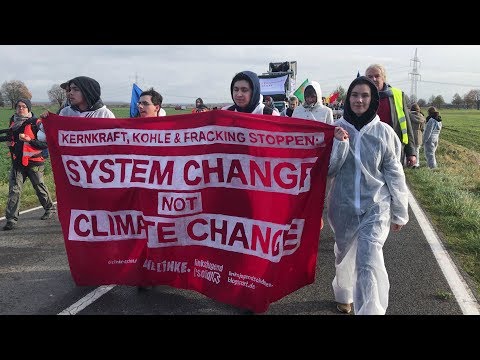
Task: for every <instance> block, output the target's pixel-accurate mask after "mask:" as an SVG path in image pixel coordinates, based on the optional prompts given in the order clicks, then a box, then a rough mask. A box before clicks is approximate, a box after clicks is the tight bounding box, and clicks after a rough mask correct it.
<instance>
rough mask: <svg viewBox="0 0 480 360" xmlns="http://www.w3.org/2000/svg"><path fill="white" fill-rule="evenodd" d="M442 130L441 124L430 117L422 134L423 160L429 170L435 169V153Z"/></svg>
mask: <svg viewBox="0 0 480 360" xmlns="http://www.w3.org/2000/svg"><path fill="white" fill-rule="evenodd" d="M441 130H442V123H441V122H440V121H437V120H435V118H433V117H431V118H430V119H429V120H428V121H427V125H426V126H425V131H424V132H423V146H424V150H425V159H426V160H427V165H428V167H429V168H431V169H433V168H436V167H437V158H436V157H435V152H436V151H437V147H438V139H439V138H440V131H441Z"/></svg>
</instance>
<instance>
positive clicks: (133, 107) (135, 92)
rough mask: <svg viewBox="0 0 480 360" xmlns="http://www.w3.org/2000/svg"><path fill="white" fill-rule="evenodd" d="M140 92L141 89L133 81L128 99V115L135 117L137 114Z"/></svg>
mask: <svg viewBox="0 0 480 360" xmlns="http://www.w3.org/2000/svg"><path fill="white" fill-rule="evenodd" d="M141 93H142V89H140V88H139V87H138V86H137V84H135V83H133V87H132V99H131V100H130V117H136V116H137V115H138V107H137V102H138V100H139V99H140V94H141Z"/></svg>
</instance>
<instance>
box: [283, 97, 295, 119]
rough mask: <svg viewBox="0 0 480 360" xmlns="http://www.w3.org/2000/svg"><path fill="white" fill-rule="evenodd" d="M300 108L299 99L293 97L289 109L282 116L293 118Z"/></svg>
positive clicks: (289, 100)
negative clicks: (294, 112) (297, 108)
mask: <svg viewBox="0 0 480 360" xmlns="http://www.w3.org/2000/svg"><path fill="white" fill-rule="evenodd" d="M297 106H298V98H297V97H296V96H295V95H292V96H290V97H289V98H288V107H287V108H285V110H283V111H282V112H281V114H280V115H281V116H288V117H292V114H293V111H294V110H295V108H296V107H297Z"/></svg>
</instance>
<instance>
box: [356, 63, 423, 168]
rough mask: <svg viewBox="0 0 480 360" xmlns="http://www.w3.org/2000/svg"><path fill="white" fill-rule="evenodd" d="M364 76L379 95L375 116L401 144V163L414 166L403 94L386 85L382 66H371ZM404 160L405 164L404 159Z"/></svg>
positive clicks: (412, 138) (409, 125) (408, 119)
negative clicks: (387, 126) (389, 128)
mask: <svg viewBox="0 0 480 360" xmlns="http://www.w3.org/2000/svg"><path fill="white" fill-rule="evenodd" d="M365 76H366V77H368V78H369V79H370V80H372V81H373V82H374V84H375V86H376V87H377V89H378V92H379V94H380V105H379V107H378V111H377V114H378V116H379V117H380V121H382V122H384V123H387V124H388V125H390V126H391V127H392V128H393V130H395V133H396V134H397V136H398V137H399V138H400V142H401V143H402V154H401V159H400V160H401V162H402V164H404V165H407V166H415V164H416V163H417V158H416V155H415V149H414V146H415V144H414V137H413V131H412V123H411V120H410V112H409V109H408V106H407V97H406V96H405V93H404V92H403V91H402V90H400V89H397V88H394V87H392V86H391V85H390V84H387V73H386V71H385V68H384V67H383V65H380V64H372V65H370V66H369V67H368V68H367V70H365ZM405 157H406V158H407V159H406V164H405V161H404V158H405Z"/></svg>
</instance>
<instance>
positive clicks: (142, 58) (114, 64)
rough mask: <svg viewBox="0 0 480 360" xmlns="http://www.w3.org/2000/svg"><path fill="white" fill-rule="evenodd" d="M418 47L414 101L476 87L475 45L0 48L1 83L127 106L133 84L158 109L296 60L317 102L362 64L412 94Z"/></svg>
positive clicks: (225, 95)
mask: <svg viewBox="0 0 480 360" xmlns="http://www.w3.org/2000/svg"><path fill="white" fill-rule="evenodd" d="M415 49H417V56H418V60H420V62H419V63H417V66H418V73H419V74H420V78H419V79H420V81H419V82H418V83H417V97H418V98H423V99H425V100H428V99H429V98H430V97H431V96H432V95H435V96H437V95H442V96H443V98H444V100H445V101H446V102H448V103H449V102H451V100H452V97H453V95H454V94H455V93H458V94H459V95H460V96H463V95H464V94H466V93H467V92H468V91H469V90H471V89H480V46H479V45H462V46H460V45H444V46H442V45H418V46H417V45H273V46H267V45H138V46H136V45H15V46H14V45H0V74H1V76H0V83H2V84H3V83H4V82H5V81H10V80H20V81H23V82H24V83H25V85H26V86H27V87H28V88H29V89H30V91H31V92H32V95H33V97H32V101H33V102H35V101H48V94H47V91H48V90H49V89H50V88H51V87H52V85H53V84H60V83H62V82H64V81H66V80H69V79H71V78H73V77H76V76H80V75H85V76H90V77H92V78H94V79H96V80H97V81H98V82H99V83H100V85H101V88H102V95H101V97H102V99H103V100H104V101H105V102H107V103H108V102H109V101H125V102H129V101H130V96H131V90H132V84H133V83H134V82H137V84H138V85H139V86H140V88H141V89H142V90H146V89H147V88H149V87H152V86H153V87H154V89H155V90H157V91H159V92H160V93H161V94H162V95H163V98H164V103H166V104H171V103H191V104H193V103H194V102H195V99H196V98H197V97H201V98H203V100H204V102H205V103H207V104H208V103H221V102H231V97H230V91H229V90H230V82H231V80H232V78H233V76H234V75H235V73H237V72H239V71H242V70H251V71H254V72H256V73H257V74H259V75H260V74H262V73H264V72H266V71H268V65H269V63H270V62H284V61H297V70H298V72H297V84H296V85H297V86H299V85H300V84H301V83H302V82H303V81H304V80H305V79H306V78H308V79H309V80H316V81H318V82H319V83H320V86H321V88H322V91H323V96H328V95H329V94H330V93H331V92H332V91H334V90H335V88H337V87H338V86H339V85H341V86H343V87H344V88H345V90H346V89H347V88H348V85H349V84H350V82H351V81H352V80H353V79H354V78H355V77H356V75H357V72H358V71H360V73H361V74H362V75H363V74H364V72H365V69H366V67H367V66H368V65H370V64H373V63H380V64H383V65H384V66H385V68H386V70H387V82H388V83H390V84H391V85H393V86H395V87H399V88H401V89H402V90H404V91H405V92H406V93H407V95H410V94H411V80H410V79H411V76H410V75H409V73H411V72H412V71H413V64H414V62H413V61H412V60H413V58H414V55H415Z"/></svg>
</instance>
